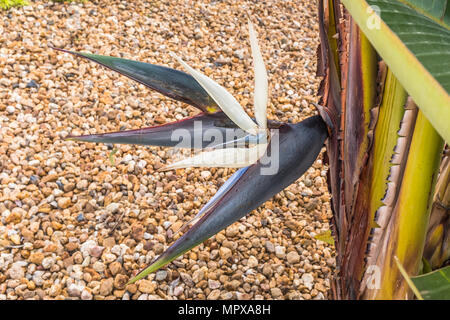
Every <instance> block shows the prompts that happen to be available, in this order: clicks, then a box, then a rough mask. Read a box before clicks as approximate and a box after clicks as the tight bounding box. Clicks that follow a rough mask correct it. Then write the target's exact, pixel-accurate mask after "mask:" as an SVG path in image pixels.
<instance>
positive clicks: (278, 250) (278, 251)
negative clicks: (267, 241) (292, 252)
mask: <svg viewBox="0 0 450 320" xmlns="http://www.w3.org/2000/svg"><path fill="white" fill-rule="evenodd" d="M275 255H276V256H277V257H278V258H281V259H282V258H284V257H285V255H286V248H285V247H283V246H275Z"/></svg>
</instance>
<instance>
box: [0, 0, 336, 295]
mask: <svg viewBox="0 0 450 320" xmlns="http://www.w3.org/2000/svg"><path fill="white" fill-rule="evenodd" d="M247 14H249V15H250V16H251V17H252V19H253V21H254V22H255V23H256V24H255V27H256V29H257V32H258V34H259V39H260V45H261V47H262V52H263V55H264V58H265V62H266V66H267V69H268V72H269V87H270V98H271V100H270V106H269V108H268V117H269V119H274V120H282V121H292V122H298V121H300V120H302V119H304V118H306V117H308V116H311V115H313V114H314V113H315V110H314V108H313V107H312V105H311V104H310V103H311V102H315V101H317V98H316V97H315V93H316V91H317V88H318V84H319V80H318V79H317V78H316V77H315V68H316V57H315V51H316V47H317V45H318V26H317V22H316V8H315V4H314V2H313V1H308V0H299V1H276V0H273V1H264V2H263V1H261V2H259V1H220V2H218V1H217V2H216V1H183V2H181V1H171V2H170V3H168V1H140V0H139V1H95V3H94V2H85V3H77V2H74V3H70V4H68V3H65V4H61V3H53V2H47V1H33V2H32V4H31V5H30V6H27V7H24V8H13V9H11V10H9V11H1V12H0V15H1V16H2V19H1V20H0V74H1V77H0V171H1V173H0V213H1V215H0V300H4V299H10V300H13V299H67V298H69V299H85V300H90V299H144V300H145V299H324V298H326V297H327V291H328V289H329V284H330V281H329V279H330V278H331V276H332V274H333V271H334V268H335V261H334V248H333V247H332V246H330V245H328V244H326V243H324V242H321V241H318V240H315V239H314V238H313V237H314V235H315V234H318V233H321V232H323V231H326V230H328V229H329V223H328V219H329V218H330V217H331V212H330V207H329V195H328V193H327V190H326V181H325V173H326V168H325V167H324V166H323V164H322V161H321V157H319V159H318V160H317V161H316V162H315V164H314V165H313V167H312V168H310V169H309V170H308V171H307V173H305V175H304V176H303V177H302V178H300V179H299V180H298V181H297V182H296V183H294V184H292V185H291V186H290V187H289V188H287V189H286V190H285V191H284V192H281V193H279V194H278V195H277V196H275V197H274V198H273V199H272V200H271V201H268V202H267V203H266V204H265V205H263V206H261V207H260V208H259V209H258V210H255V211H253V212H252V213H250V214H249V215H248V216H247V217H246V218H244V219H241V220H240V221H239V222H236V223H234V224H233V225H231V226H230V227H228V228H227V229H226V230H224V231H222V232H220V233H219V234H217V235H216V236H214V237H213V238H211V239H209V240H208V241H206V242H205V243H204V244H202V245H200V246H198V247H197V248H195V249H193V250H192V251H190V252H188V253H186V254H185V255H184V256H182V257H180V258H179V259H177V260H176V261H174V262H173V263H171V264H169V265H168V266H166V267H165V268H163V269H162V270H160V271H158V272H156V273H154V274H152V275H150V276H149V277H147V279H145V280H140V281H139V282H137V283H136V284H132V285H126V283H127V281H128V279H129V277H130V276H131V275H132V274H133V272H135V271H137V270H139V269H140V268H142V267H144V266H145V264H146V263H148V262H150V261H151V260H152V259H153V258H154V257H155V256H156V255H158V254H161V253H162V252H163V250H164V249H166V248H167V247H168V245H170V244H171V243H172V242H173V240H174V238H173V234H174V232H175V231H176V230H178V229H179V228H180V227H181V225H183V223H184V222H186V221H188V220H190V219H191V218H192V217H193V216H194V215H195V214H196V213H197V212H198V210H199V209H200V208H201V207H202V206H203V205H204V204H206V202H207V201H208V200H209V199H210V198H211V197H212V196H213V195H214V193H215V192H216V191H217V189H218V188H219V187H220V185H221V184H223V183H224V181H225V180H226V179H227V178H228V177H229V176H230V174H231V173H232V172H233V170H229V169H210V170H208V169H186V170H180V171H177V172H170V171H169V172H156V169H158V168H159V167H161V164H162V163H165V160H166V159H167V157H169V156H170V155H169V153H168V150H167V149H164V148H156V147H150V148H148V147H147V148H146V147H135V146H127V145H117V148H118V152H117V153H116V154H115V164H114V165H112V164H111V163H110V162H109V159H108V155H109V153H110V149H108V146H105V145H102V144H98V145H97V144H89V143H79V142H71V141H64V140H63V139H62V138H64V137H65V136H67V135H68V134H69V133H71V134H83V133H84V134H87V133H100V132H107V131H115V130H118V129H119V128H122V129H125V128H127V129H131V128H140V127H144V126H149V125H154V124H158V123H164V122H168V121H172V120H176V119H180V118H182V117H185V116H188V115H193V114H195V113H197V112H198V111H197V110H195V109H194V108H192V107H190V106H187V105H185V104H182V103H179V102H175V101H173V100H171V99H168V98H165V97H163V96H161V95H160V94H158V93H155V92H150V90H148V89H146V88H145V87H144V86H142V85H139V84H137V83H135V82H133V81H131V80H129V79H127V78H125V77H122V76H119V75H117V74H116V73H113V72H111V71H107V70H105V69H104V68H102V67H99V66H97V65H94V64H93V63H89V62H86V61H81V60H80V59H77V58H74V57H72V56H69V55H67V54H62V53H59V52H55V51H53V50H51V49H49V45H53V46H57V47H62V48H66V49H71V50H78V51H89V52H93V53H98V54H104V55H114V56H122V57H125V58H129V59H135V60H140V61H145V62H150V63H155V64H161V65H167V66H171V67H175V68H178V69H181V67H180V66H179V65H177V64H176V63H174V61H173V59H172V58H170V56H169V51H175V52H177V54H178V55H179V56H181V57H182V58H184V59H185V60H186V61H188V62H189V63H190V64H191V65H192V66H193V67H195V68H198V69H200V70H202V71H203V72H204V73H206V74H207V75H208V76H211V77H212V78H213V79H214V80H216V81H218V82H219V83H221V84H222V85H224V86H225V87H226V88H227V89H228V90H229V91H230V92H232V93H233V95H234V96H235V97H236V98H237V99H238V101H239V102H240V103H241V104H242V105H243V106H244V107H246V108H247V111H248V112H249V113H250V114H251V112H252V104H253V102H252V101H253V97H252V93H253V72H252V62H251V59H250V52H249V42H248V37H247V24H246V23H247Z"/></svg>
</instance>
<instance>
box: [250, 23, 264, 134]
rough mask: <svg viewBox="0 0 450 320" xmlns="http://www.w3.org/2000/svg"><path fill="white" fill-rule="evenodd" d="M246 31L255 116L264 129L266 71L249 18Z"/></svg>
mask: <svg viewBox="0 0 450 320" xmlns="http://www.w3.org/2000/svg"><path fill="white" fill-rule="evenodd" d="M248 31H249V34H250V45H251V48H252V56H253V68H254V73H255V90H254V108H255V118H256V122H257V123H258V125H259V127H260V128H263V129H265V128H266V127H267V101H268V95H269V90H268V80H267V71H266V67H265V65H264V60H263V57H262V54H261V50H260V48H259V45H258V38H257V37H256V32H255V29H254V28H253V24H252V22H251V21H250V20H248Z"/></svg>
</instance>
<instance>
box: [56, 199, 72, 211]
mask: <svg viewBox="0 0 450 320" xmlns="http://www.w3.org/2000/svg"><path fill="white" fill-rule="evenodd" d="M71 204H72V201H71V200H70V198H68V197H62V198H59V199H58V207H60V208H61V209H67V208H68V207H70V205H71Z"/></svg>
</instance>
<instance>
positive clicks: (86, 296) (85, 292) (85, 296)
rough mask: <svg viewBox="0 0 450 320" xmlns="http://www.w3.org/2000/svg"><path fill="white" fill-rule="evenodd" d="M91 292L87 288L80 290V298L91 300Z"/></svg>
mask: <svg viewBox="0 0 450 320" xmlns="http://www.w3.org/2000/svg"><path fill="white" fill-rule="evenodd" d="M92 298H93V297H92V293H90V292H89V291H88V290H83V291H81V300H92Z"/></svg>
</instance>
